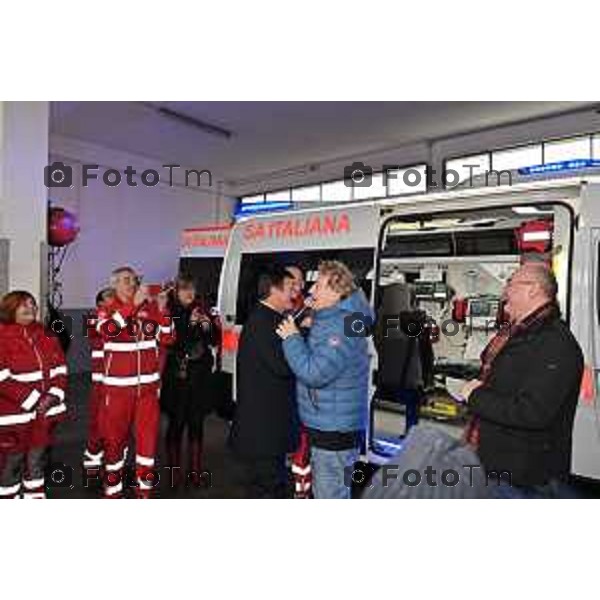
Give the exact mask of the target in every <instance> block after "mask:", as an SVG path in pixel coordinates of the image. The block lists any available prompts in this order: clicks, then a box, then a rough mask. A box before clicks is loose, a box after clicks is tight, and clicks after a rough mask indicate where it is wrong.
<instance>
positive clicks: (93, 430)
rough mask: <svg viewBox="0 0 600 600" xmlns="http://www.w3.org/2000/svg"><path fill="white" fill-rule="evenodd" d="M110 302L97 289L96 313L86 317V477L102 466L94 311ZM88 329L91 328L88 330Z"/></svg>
mask: <svg viewBox="0 0 600 600" xmlns="http://www.w3.org/2000/svg"><path fill="white" fill-rule="evenodd" d="M113 300H114V292H113V290H112V289H111V288H105V289H103V290H101V291H100V292H99V293H98V295H97V296H96V311H95V312H94V314H92V315H91V316H90V318H88V321H87V322H88V325H89V326H90V329H89V330H88V334H89V335H88V341H89V344H90V350H91V359H92V360H91V370H92V387H91V391H90V399H89V403H88V437H87V444H86V448H85V452H84V454H83V468H84V469H85V472H86V476H87V477H88V478H95V477H98V475H99V474H100V468H101V467H102V458H103V455H104V443H103V440H102V435H103V434H102V426H101V418H102V410H101V409H102V405H103V404H104V385H103V383H102V379H103V378H104V342H103V340H102V337H101V336H100V334H99V333H98V332H97V331H96V329H95V328H96V325H97V323H98V311H99V310H100V309H101V308H102V307H104V306H106V305H107V304H110V303H111V302H112V301H113ZM92 327H93V328H94V329H92Z"/></svg>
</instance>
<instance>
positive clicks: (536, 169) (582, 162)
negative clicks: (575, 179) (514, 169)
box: [518, 158, 600, 175]
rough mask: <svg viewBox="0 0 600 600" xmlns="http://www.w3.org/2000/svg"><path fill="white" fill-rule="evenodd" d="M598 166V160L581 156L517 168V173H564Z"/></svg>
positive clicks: (599, 164)
mask: <svg viewBox="0 0 600 600" xmlns="http://www.w3.org/2000/svg"><path fill="white" fill-rule="evenodd" d="M598 167H600V160H594V159H591V158H581V159H574V160H561V161H559V162H553V163H547V164H545V165H532V166H529V167H522V168H520V169H518V172H519V175H541V174H543V173H564V172H565V171H579V170H581V169H593V168H598Z"/></svg>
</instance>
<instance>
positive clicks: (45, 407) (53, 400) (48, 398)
mask: <svg viewBox="0 0 600 600" xmlns="http://www.w3.org/2000/svg"><path fill="white" fill-rule="evenodd" d="M60 403H61V399H60V398H59V397H58V396H55V395H54V394H48V393H46V394H43V395H42V397H41V398H40V399H39V400H38V403H37V406H36V411H37V413H38V414H39V415H44V414H46V413H47V412H48V411H49V410H50V409H51V408H52V407H53V406H57V405H58V404H60Z"/></svg>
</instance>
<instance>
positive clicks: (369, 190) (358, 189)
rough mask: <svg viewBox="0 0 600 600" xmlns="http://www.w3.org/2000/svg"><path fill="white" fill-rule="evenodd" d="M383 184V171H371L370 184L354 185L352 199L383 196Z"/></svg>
mask: <svg viewBox="0 0 600 600" xmlns="http://www.w3.org/2000/svg"><path fill="white" fill-rule="evenodd" d="M385 192H386V190H385V185H384V182H383V173H373V176H372V177H371V185H369V186H357V185H355V186H354V200H368V199H369V198H385V196H386V193H385Z"/></svg>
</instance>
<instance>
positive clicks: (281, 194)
mask: <svg viewBox="0 0 600 600" xmlns="http://www.w3.org/2000/svg"><path fill="white" fill-rule="evenodd" d="M289 201H290V190H289V188H288V189H285V190H279V191H277V192H269V193H268V194H267V202H289Z"/></svg>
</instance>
